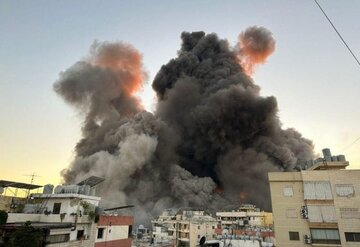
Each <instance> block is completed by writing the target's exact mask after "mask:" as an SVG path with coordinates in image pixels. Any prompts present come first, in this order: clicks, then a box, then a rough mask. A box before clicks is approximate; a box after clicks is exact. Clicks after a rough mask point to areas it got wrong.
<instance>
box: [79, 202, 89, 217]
mask: <svg viewBox="0 0 360 247" xmlns="http://www.w3.org/2000/svg"><path fill="white" fill-rule="evenodd" d="M80 206H82V207H83V209H84V214H88V213H89V209H90V203H88V202H87V201H81V202H80Z"/></svg>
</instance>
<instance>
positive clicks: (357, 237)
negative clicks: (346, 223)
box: [345, 232, 360, 242]
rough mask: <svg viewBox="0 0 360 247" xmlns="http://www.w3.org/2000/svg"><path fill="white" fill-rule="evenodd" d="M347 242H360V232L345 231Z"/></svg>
mask: <svg viewBox="0 0 360 247" xmlns="http://www.w3.org/2000/svg"><path fill="white" fill-rule="evenodd" d="M345 239H346V241H347V242H360V232H345Z"/></svg>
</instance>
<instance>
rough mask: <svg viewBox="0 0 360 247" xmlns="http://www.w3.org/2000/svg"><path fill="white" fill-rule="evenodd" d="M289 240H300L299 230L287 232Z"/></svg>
mask: <svg viewBox="0 0 360 247" xmlns="http://www.w3.org/2000/svg"><path fill="white" fill-rule="evenodd" d="M289 239H290V240H300V236H299V232H289Z"/></svg>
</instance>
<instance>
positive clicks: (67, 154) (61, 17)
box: [0, 0, 360, 184]
mask: <svg viewBox="0 0 360 247" xmlns="http://www.w3.org/2000/svg"><path fill="white" fill-rule="evenodd" d="M319 2H320V3H321V4H322V7H323V8H324V9H325V10H326V11H327V13H328V15H329V16H330V17H331V18H332V20H333V22H334V24H335V25H336V26H337V28H338V29H339V31H340V32H341V33H342V35H343V37H344V38H345V39H346V41H347V42H348V44H349V45H350V46H351V48H352V50H353V51H354V53H355V54H356V55H357V56H358V57H359V56H360V42H359V40H360V24H359V23H360V22H359V15H358V13H359V12H360V2H359V1H355V0H353V1H346V2H345V1H341V2H340V1H334V0H332V1H320V0H319ZM253 25H258V26H264V27H266V28H267V29H269V30H270V31H271V32H272V33H273V36H274V38H275V39H276V42H277V44H276V50H275V52H274V54H273V55H272V56H270V57H269V59H268V62H267V63H266V64H264V65H261V66H259V67H258V69H257V71H256V72H255V75H254V77H253V78H254V81H255V83H256V84H257V85H259V86H260V87H261V88H262V91H261V94H262V95H274V96H275V97H276V98H277V101H278V106H279V117H280V120H281V121H282V123H283V127H284V128H288V127H291V128H295V129H297V130H298V131H300V132H301V133H302V134H303V135H304V136H305V137H306V138H308V139H311V140H313V142H314V144H315V151H316V152H317V153H319V154H320V153H321V149H322V148H325V147H329V148H330V149H331V150H332V152H333V153H334V154H345V156H346V157H347V160H348V161H350V164H351V166H350V168H352V169H355V168H357V169H360V152H359V151H360V150H359V149H360V141H358V142H355V143H354V144H353V145H351V144H352V143H353V142H354V141H355V140H357V138H359V137H360V98H359V96H358V92H360V68H359V66H358V65H357V64H356V63H355V61H354V60H353V58H352V57H351V55H350V54H349V53H348V51H347V50H346V48H345V47H344V45H343V44H342V43H341V41H340V39H339V38H338V36H337V35H336V33H335V32H334V31H333V29H332V28H331V26H330V25H329V23H328V22H327V21H326V19H325V18H324V16H323V15H322V13H321V12H320V10H319V9H318V7H317V6H316V4H315V3H314V1H310V0H309V1H292V0H290V1H288V0H282V1H280V0H278V1H215V0H210V1H205V0H198V1H178V2H170V1H80V0H78V1H51V2H50V1H32V2H27V1H10V0H9V1H1V2H0V33H1V37H2V38H1V39H0V114H1V120H2V121H0V136H1V138H0V168H1V177H0V179H9V180H18V181H24V182H29V181H30V178H29V177H25V176H23V175H26V174H31V173H33V172H35V173H36V174H37V175H39V176H41V177H38V178H36V179H35V181H34V183H38V184H45V183H55V184H56V183H58V182H59V180H60V171H61V170H62V169H64V168H66V167H68V165H69V164H70V162H71V160H72V158H73V156H74V155H73V150H74V146H75V145H76V142H77V141H78V140H79V139H80V137H81V130H80V118H79V117H78V115H77V113H76V112H75V111H74V110H73V109H72V108H71V107H69V106H68V105H66V104H65V103H64V102H63V101H62V99H60V98H59V97H58V96H57V95H56V94H55V92H54V91H53V89H52V86H53V83H54V82H55V81H56V80H57V79H58V76H59V73H60V72H61V71H64V70H66V69H67V68H68V67H70V66H71V65H72V64H74V63H75V62H77V61H78V60H79V59H81V58H83V57H85V56H86V55H87V54H88V51H89V47H90V46H91V44H92V43H93V42H94V40H98V41H119V40H120V41H124V42H127V43H130V44H132V45H133V46H134V47H135V48H136V49H138V50H139V51H140V52H141V53H142V54H143V63H144V67H145V69H146V70H147V71H148V75H149V79H148V81H147V85H145V91H146V93H145V94H146V97H147V98H148V99H149V98H150V99H151V97H153V96H152V94H151V91H150V88H151V83H152V80H153V78H154V76H155V75H156V73H157V71H158V70H159V69H160V67H161V66H162V65H163V64H165V63H167V62H168V61H169V60H170V59H171V58H173V57H175V56H176V52H177V50H178V49H179V48H180V47H179V46H180V35H181V32H182V31H198V30H203V31H205V32H207V33H212V32H214V33H217V34H218V36H219V37H220V38H223V39H227V40H228V41H229V43H230V45H232V46H234V45H235V43H236V40H237V36H238V34H239V33H240V32H241V31H243V30H245V29H246V28H247V27H248V26H253ZM147 102H148V103H147V104H148V106H147V108H149V107H150V105H151V103H149V102H150V100H147ZM150 108H151V107H150Z"/></svg>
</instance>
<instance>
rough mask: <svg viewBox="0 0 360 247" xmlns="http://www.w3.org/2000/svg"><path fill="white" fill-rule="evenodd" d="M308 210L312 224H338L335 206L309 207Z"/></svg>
mask: <svg viewBox="0 0 360 247" xmlns="http://www.w3.org/2000/svg"><path fill="white" fill-rule="evenodd" d="M307 209H308V218H309V221H310V222H319V223H321V222H329V223H332V222H336V211H335V207H334V206H331V205H308V206H307Z"/></svg>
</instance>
